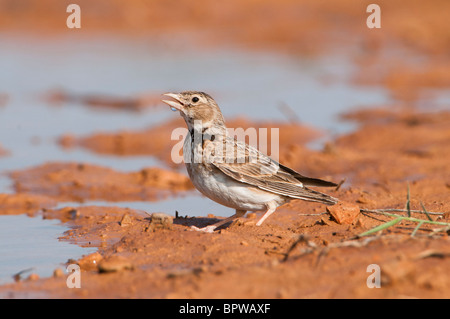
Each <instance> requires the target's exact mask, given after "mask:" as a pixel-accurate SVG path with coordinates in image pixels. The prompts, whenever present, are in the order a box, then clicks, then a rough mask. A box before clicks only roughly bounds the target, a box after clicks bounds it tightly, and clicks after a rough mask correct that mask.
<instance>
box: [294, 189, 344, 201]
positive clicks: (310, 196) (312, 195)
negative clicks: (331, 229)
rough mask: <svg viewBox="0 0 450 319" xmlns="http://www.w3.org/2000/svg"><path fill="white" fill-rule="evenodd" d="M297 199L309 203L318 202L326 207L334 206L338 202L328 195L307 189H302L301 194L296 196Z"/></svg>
mask: <svg viewBox="0 0 450 319" xmlns="http://www.w3.org/2000/svg"><path fill="white" fill-rule="evenodd" d="M297 198H299V199H303V200H306V201H311V202H319V203H323V204H326V205H334V204H336V203H337V202H339V200H338V199H337V198H334V197H332V196H330V195H327V194H324V193H321V192H318V191H316V190H312V189H310V188H307V187H304V188H303V192H302V194H300V196H298V197H297Z"/></svg>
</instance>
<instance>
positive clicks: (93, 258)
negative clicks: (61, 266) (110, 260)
mask: <svg viewBox="0 0 450 319" xmlns="http://www.w3.org/2000/svg"><path fill="white" fill-rule="evenodd" d="M101 260H103V256H102V255H101V254H100V253H98V252H95V253H92V254H89V255H87V256H84V257H83V258H81V259H80V260H78V262H77V264H78V265H79V266H80V268H81V270H84V271H89V270H97V268H98V263H99V262H100V261H101Z"/></svg>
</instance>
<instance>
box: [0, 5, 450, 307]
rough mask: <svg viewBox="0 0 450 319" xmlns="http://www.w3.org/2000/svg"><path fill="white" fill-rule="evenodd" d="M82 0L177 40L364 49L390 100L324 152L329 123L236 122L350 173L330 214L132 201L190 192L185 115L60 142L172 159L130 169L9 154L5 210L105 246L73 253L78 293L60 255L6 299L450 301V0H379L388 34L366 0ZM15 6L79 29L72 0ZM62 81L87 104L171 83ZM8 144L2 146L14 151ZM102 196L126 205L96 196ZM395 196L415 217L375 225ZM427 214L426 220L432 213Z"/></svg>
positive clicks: (130, 100)
mask: <svg viewBox="0 0 450 319" xmlns="http://www.w3.org/2000/svg"><path fill="white" fill-rule="evenodd" d="M77 3H78V4H79V5H80V6H81V7H82V8H83V29H82V33H81V32H80V35H79V36H80V37H82V36H86V37H89V36H92V35H95V34H97V35H98V34H104V35H109V36H111V35H112V34H113V36H116V37H124V38H126V37H130V36H136V37H138V36H141V37H142V36H144V38H145V36H147V35H152V36H157V37H161V38H165V39H166V42H165V43H166V45H167V46H168V47H171V48H179V47H182V45H180V43H178V42H176V41H175V40H173V39H177V41H179V40H180V34H181V35H185V34H188V36H187V40H189V42H190V44H191V45H192V44H193V45H194V46H196V47H199V48H208V49H214V50H220V49H221V48H223V47H227V46H231V47H237V48H240V49H242V50H247V51H248V52H258V51H264V52H267V51H269V52H278V53H283V54H286V55H287V56H289V57H294V58H299V59H313V58H315V57H318V56H326V55H334V54H336V55H339V54H343V55H345V56H347V57H349V60H351V61H352V62H353V63H354V68H355V71H354V73H353V76H352V77H351V78H350V79H349V81H350V82H351V83H353V84H354V85H363V86H369V87H370V86H381V87H383V88H384V89H386V90H387V91H388V92H389V94H390V95H391V97H392V103H391V104H389V105H384V104H383V105H372V106H370V107H369V106H367V105H363V106H364V108H361V109H357V110H354V111H349V112H347V113H346V114H342V119H345V120H347V121H352V122H354V123H357V128H356V129H355V130H354V131H352V132H349V133H345V134H342V135H338V136H333V137H332V138H330V140H329V141H328V142H327V143H326V144H324V145H323V147H321V148H320V149H311V148H309V147H308V143H310V142H312V141H315V140H316V139H317V138H319V137H321V136H322V132H320V130H318V129H316V128H314V127H311V126H309V125H307V123H301V122H300V123H298V122H295V121H291V122H277V121H269V120H267V121H260V122H256V121H253V120H252V119H248V118H234V119H233V118H231V119H227V124H228V126H230V127H243V128H247V127H255V128H260V127H263V128H279V130H280V138H279V140H280V156H279V157H280V158H279V159H280V162H281V163H283V164H284V165H287V166H289V167H291V168H293V169H295V170H298V171H299V172H301V173H302V174H305V175H308V176H314V177H317V178H323V179H326V180H332V181H335V182H336V183H340V187H339V188H338V189H330V190H328V193H329V194H330V195H332V196H334V197H337V198H339V199H340V200H341V201H342V202H343V205H342V207H336V208H335V209H334V210H333V209H328V210H327V208H326V207H325V206H324V205H319V204H315V203H305V202H302V201H293V202H291V203H289V204H286V205H285V206H283V207H281V208H280V209H278V211H277V213H275V214H273V215H272V216H271V217H270V218H269V219H268V220H267V222H266V223H264V224H263V225H262V226H260V227H257V226H255V222H256V220H257V217H258V214H254V213H253V214H249V215H248V216H247V217H245V218H242V219H240V220H238V221H236V222H234V223H232V224H231V225H226V227H224V228H222V229H220V230H218V231H216V232H215V233H213V234H205V233H199V232H195V231H191V229H190V226H204V225H207V224H210V223H213V222H215V221H217V220H218V219H222V218H224V217H226V216H218V215H217V213H215V212H214V211H211V212H209V211H208V212H204V213H205V214H204V216H206V217H199V216H181V214H176V215H173V212H166V211H162V212H161V211H150V210H149V211H143V210H137V209H132V208H129V207H123V206H122V205H121V202H123V201H149V202H150V201H160V200H162V199H169V200H170V199H171V198H174V197H176V196H182V195H183V194H185V193H187V192H189V191H192V189H193V188H192V184H191V183H190V181H189V179H188V177H187V175H186V172H185V170H184V168H183V167H182V165H177V164H175V163H173V161H172V160H171V157H170V151H171V149H172V147H173V145H174V143H176V141H172V140H171V138H170V134H171V132H172V130H173V129H174V128H176V127H184V123H183V121H182V120H181V119H175V120H169V121H167V122H163V123H158V125H156V126H152V127H148V128H146V129H135V128H129V129H126V130H121V131H114V132H107V131H101V130H99V131H96V132H95V133H92V134H87V133H86V134H73V133H70V132H67V133H65V134H62V135H61V136H59V137H58V140H57V141H55V142H54V143H55V145H57V146H58V147H59V148H61V149H63V150H65V151H67V152H69V151H72V150H83V151H88V152H92V153H94V154H99V155H102V156H111V157H115V158H116V157H117V158H122V159H125V158H131V157H133V156H149V157H154V158H156V159H158V160H159V161H160V162H161V163H164V165H165V167H164V168H161V167H146V168H143V169H141V170H138V171H128V172H124V171H119V170H116V169H112V168H109V167H106V166H102V165H94V164H93V163H89V162H73V161H61V160H51V159H50V160H48V161H46V162H45V163H41V164H39V165H34V166H33V167H27V168H21V169H15V170H11V169H8V168H3V170H2V171H1V172H0V173H1V174H5V175H7V176H8V178H9V179H10V181H11V185H12V190H11V192H9V193H5V194H0V214H4V215H8V214H28V215H30V216H39V217H42V218H45V219H58V220H60V221H61V223H63V224H64V225H66V226H68V227H70V230H68V231H66V232H65V233H64V234H61V237H60V238H59V240H61V241H66V242H69V243H74V244H77V245H80V246H82V247H94V248H97V252H95V253H92V254H90V255H87V256H83V257H81V258H79V259H77V260H68V261H67V263H66V265H64V266H67V265H69V264H77V265H79V266H80V268H81V272H82V283H81V288H79V289H69V288H68V287H67V285H66V278H67V273H64V272H63V271H61V269H59V270H56V271H55V274H54V276H53V277H50V278H39V277H38V276H36V275H34V276H33V275H29V276H27V277H25V278H22V279H21V280H19V281H18V282H15V283H12V284H5V285H0V296H1V297H2V298H450V275H449V274H448V271H447V270H448V269H449V267H450V250H449V248H448V247H449V231H448V229H444V230H442V229H441V230H438V229H439V228H442V226H440V224H439V223H450V202H449V201H448V198H449V196H450V161H449V160H448V159H449V157H450V143H449V141H450V112H449V111H448V106H449V105H448V102H445V101H446V100H445V99H444V102H443V103H442V102H441V103H440V105H438V104H439V103H437V102H436V97H439V96H440V94H443V93H445V94H448V88H449V87H450V58H449V56H448V52H449V50H450V29H449V28H448V18H447V16H448V12H449V11H450V2H448V1H435V2H432V3H433V4H432V5H430V4H429V3H428V2H423V1H412V2H411V1H410V2H409V3H408V10H405V4H404V3H403V2H401V1H379V2H378V4H379V5H380V6H381V8H382V10H383V20H382V21H383V22H382V28H381V29H379V30H371V29H368V28H367V26H366V24H365V19H366V17H367V14H366V12H365V10H366V6H367V4H368V3H367V4H366V3H363V2H361V3H358V4H357V5H355V2H354V1H351V0H348V1H340V2H339V4H334V5H332V6H331V5H325V4H323V3H321V2H317V1H312V0H304V1H291V0H289V1H283V2H277V3H276V5H275V4H274V3H273V2H271V1H269V0H264V1H260V2H253V1H235V0H233V1H227V2H223V3H222V2H220V3H219V2H208V1H200V2H195V4H194V3H193V2H192V1H177V3H175V2H174V3H171V2H167V1H165V0H161V1H159V0H158V1H154V2H152V7H151V10H150V9H149V8H148V6H147V4H146V3H143V2H139V1H132V2H127V3H126V4H125V3H122V2H115V3H111V2H110V1H106V0H104V1H103V0H101V1H98V2H96V4H95V6H90V2H89V1H82V0H80V1H78V2H77ZM0 9H2V10H0V12H1V13H0V31H1V32H4V33H5V34H6V35H8V36H13V37H14V36H15V34H16V32H17V33H19V34H20V33H25V34H27V35H28V36H29V35H30V34H31V35H32V36H36V34H38V37H37V38H38V39H39V41H40V40H42V41H57V40H55V39H58V37H67V36H69V38H70V36H73V33H72V34H70V33H68V32H72V31H73V30H72V31H68V30H67V28H66V25H65V24H64V23H61V21H63V20H64V19H61V16H60V14H59V13H60V12H63V13H65V12H66V11H65V10H66V8H65V4H63V3H60V2H58V1H54V0H47V1H45V5H43V2H42V1H34V0H33V1H29V2H28V4H27V5H26V6H24V7H22V8H20V10H18V7H17V6H15V5H14V4H12V3H11V2H10V1H3V0H0ZM249 12H251V13H252V14H249ZM63 18H64V17H63ZM30 30H32V31H30ZM181 38H182V37H181ZM183 39H184V40H185V41H186V38H183ZM173 41H175V43H172V42H173ZM181 44H182V43H181ZM120 80H123V81H127V79H120ZM323 81H324V82H326V83H328V82H333V81H335V79H332V78H324V79H323ZM188 87H190V85H188ZM49 89H53V88H49ZM168 89H169V88H168ZM51 92H53V93H51V94H50V95H47V96H46V98H47V99H48V101H47V102H49V103H53V104H60V103H66V102H68V101H69V102H73V101H76V103H80V104H83V105H84V106H86V107H87V108H93V109H102V110H105V109H106V110H111V109H114V110H122V111H124V112H136V113H137V112H141V111H142V110H143V109H144V108H147V109H149V108H151V109H156V107H157V106H158V107H159V105H158V102H157V97H156V95H155V92H150V93H148V94H144V95H139V96H132V97H125V98H123V97H122V98H120V97H117V98H116V97H115V96H114V95H101V94H99V95H89V94H86V95H84V94H80V95H77V94H75V93H67V92H66V91H64V90H60V91H58V90H57V91H51ZM9 93H10V92H4V93H3V92H0V111H1V110H2V109H5V108H8V107H10V106H9V102H10V100H12V99H14V96H10V94H9ZM41 93H44V92H41ZM161 93H163V92H161ZM324 94H326V92H324ZM445 94H444V95H445ZM442 104H444V105H443V106H444V107H442ZM308 107H314V106H305V108H308ZM349 107H350V106H349ZM167 112H169V110H167ZM149 137H151V138H149ZM2 138H6V137H2ZM38 142H39V141H37V142H36V140H35V143H38ZM0 144H1V145H4V142H3V141H1V140H0ZM30 144H31V145H32V144H33V143H30ZM10 152H11V150H9V147H8V149H3V148H2V146H0V161H1V159H2V158H4V157H5V156H9V155H10ZM95 200H100V201H104V202H108V203H110V204H111V205H108V206H101V205H90V204H89V202H90V201H95ZM68 201H70V202H71V204H70V205H65V204H64V203H66V202H68ZM84 203H87V205H84ZM386 208H389V209H396V211H394V212H395V213H397V214H398V215H401V216H403V217H408V218H409V219H407V220H402V221H401V222H399V223H397V224H395V225H392V226H391V227H388V228H386V229H384V230H382V231H379V232H374V233H372V234H370V235H368V236H361V234H364V233H365V232H367V231H370V230H371V229H373V228H374V227H377V226H379V225H381V224H383V223H386V222H388V221H391V220H393V217H388V216H387V215H383V214H380V213H379V210H381V209H386ZM406 208H409V211H408V210H407V209H406ZM180 211H183V209H182V207H180ZM408 213H410V214H411V216H408V215H407V214H408ZM231 214H232V211H231V209H230V215H231ZM414 218H415V219H417V220H420V221H423V222H421V223H420V225H419V226H420V227H418V223H417V221H413V220H414ZM425 221H428V222H429V221H431V222H435V224H433V223H428V222H425ZM373 264H376V265H379V266H380V269H381V289H373V288H369V287H368V285H367V278H368V276H369V275H370V273H369V272H368V270H367V269H368V266H369V265H373Z"/></svg>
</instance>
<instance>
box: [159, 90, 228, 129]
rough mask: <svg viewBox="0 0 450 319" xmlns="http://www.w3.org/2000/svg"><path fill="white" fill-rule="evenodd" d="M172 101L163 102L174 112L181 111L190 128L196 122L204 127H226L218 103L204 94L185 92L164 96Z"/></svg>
mask: <svg viewBox="0 0 450 319" xmlns="http://www.w3.org/2000/svg"><path fill="white" fill-rule="evenodd" d="M163 95H165V96H168V97H170V98H172V100H162V101H163V102H164V103H166V104H168V105H169V106H170V107H171V108H172V110H174V111H179V112H180V115H181V116H182V117H183V118H184V120H185V121H186V124H187V125H188V127H189V128H191V127H193V125H194V121H201V122H202V123H203V125H204V126H205V125H214V126H224V125H225V121H224V119H223V116H222V112H221V111H220V108H219V106H218V105H217V103H216V101H214V99H213V98H212V97H211V96H210V95H209V94H206V93H204V92H197V91H184V92H181V93H166V94H163Z"/></svg>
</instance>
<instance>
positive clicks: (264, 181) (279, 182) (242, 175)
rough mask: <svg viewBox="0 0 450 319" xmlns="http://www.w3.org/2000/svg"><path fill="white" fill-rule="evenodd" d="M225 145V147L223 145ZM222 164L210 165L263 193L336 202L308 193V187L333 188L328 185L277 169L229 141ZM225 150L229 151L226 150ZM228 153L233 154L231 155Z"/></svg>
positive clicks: (265, 158)
mask: <svg viewBox="0 0 450 319" xmlns="http://www.w3.org/2000/svg"><path fill="white" fill-rule="evenodd" d="M225 144H226V145H225ZM222 146H223V147H224V150H223V154H224V155H223V156H221V157H220V159H221V160H219V161H217V160H215V161H213V162H212V163H211V164H213V165H214V166H215V167H216V168H217V169H219V170H220V171H221V172H223V173H224V174H226V175H227V176H229V177H231V178H233V179H235V180H237V181H239V182H242V183H246V184H249V185H252V186H256V187H258V188H260V189H262V190H266V191H269V192H272V193H276V194H279V195H283V196H287V197H292V198H298V199H303V200H310V201H318V202H322V203H326V204H335V203H336V202H337V200H336V199H335V198H333V197H331V196H329V195H326V194H322V193H320V192H317V191H314V190H311V189H308V188H306V187H305V185H311V186H333V185H336V184H334V183H331V182H326V181H322V180H320V179H312V178H308V177H305V176H302V175H300V174H299V173H297V172H295V171H294V170H291V169H290V168H288V167H286V166H283V165H280V164H279V163H277V162H276V161H274V160H272V159H271V158H270V157H268V156H267V155H265V154H263V153H261V152H259V151H258V150H257V149H255V148H254V147H251V146H249V145H247V144H245V143H242V142H239V141H236V140H234V139H233V138H231V137H229V138H226V139H224V142H223V145H222ZM226 147H228V151H226V150H225V148H226ZM230 150H233V151H232V152H230Z"/></svg>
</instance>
